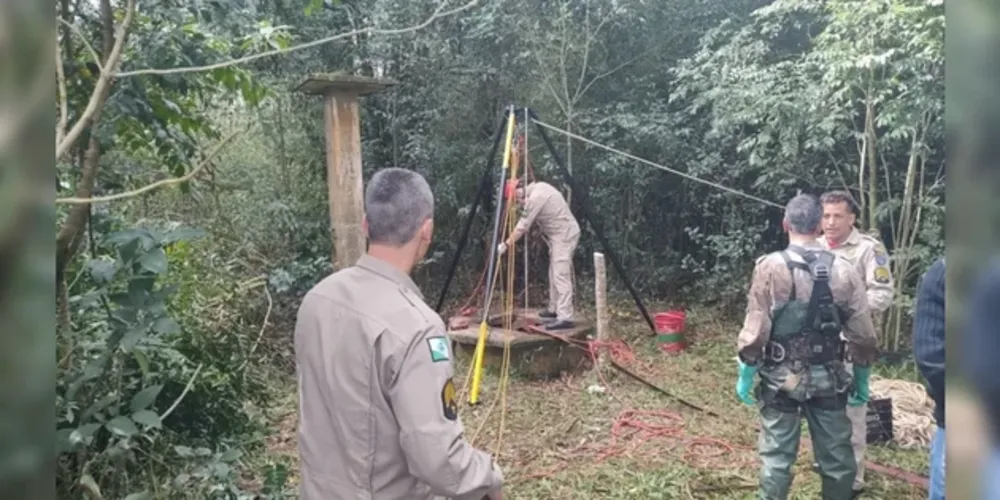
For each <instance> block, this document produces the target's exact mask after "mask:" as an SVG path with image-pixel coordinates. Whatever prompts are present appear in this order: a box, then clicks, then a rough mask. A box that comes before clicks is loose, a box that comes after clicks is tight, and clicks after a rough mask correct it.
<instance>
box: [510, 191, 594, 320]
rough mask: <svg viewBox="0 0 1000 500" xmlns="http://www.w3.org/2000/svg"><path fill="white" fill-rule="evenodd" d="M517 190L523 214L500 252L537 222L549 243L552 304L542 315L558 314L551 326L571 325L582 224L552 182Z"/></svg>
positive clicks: (555, 315)
mask: <svg viewBox="0 0 1000 500" xmlns="http://www.w3.org/2000/svg"><path fill="white" fill-rule="evenodd" d="M516 193H517V202H518V204H520V205H522V206H523V214H524V215H523V216H522V217H521V220H519V221H518V222H517V227H515V228H514V232H513V234H511V235H510V237H509V238H507V240H505V241H503V242H501V243H500V244H499V245H497V253H498V254H500V255H503V253H504V252H505V251H507V248H508V247H510V246H511V245H513V244H515V243H517V240H519V239H521V237H522V236H524V234H525V233H527V232H528V230H529V229H531V225H532V224H534V223H535V222H537V223H538V227H539V229H541V231H542V235H543V236H544V239H545V242H546V243H547V244H548V246H549V307H548V310H545V311H542V312H541V313H539V316H540V317H542V318H555V320H554V321H552V322H550V323H548V324H547V325H546V329H548V330H560V329H565V328H572V327H573V321H572V320H573V254H574V253H575V252H576V245H577V243H579V242H580V225H579V224H577V222H576V217H573V212H572V211H570V208H569V204H568V203H566V198H563V195H562V193H560V192H559V190H558V189H556V188H555V187H553V186H552V185H551V184H548V183H546V182H532V183H531V184H528V185H527V186H525V187H518V188H517V189H516Z"/></svg>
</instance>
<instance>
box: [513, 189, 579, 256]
mask: <svg viewBox="0 0 1000 500" xmlns="http://www.w3.org/2000/svg"><path fill="white" fill-rule="evenodd" d="M535 222H538V227H539V229H541V230H542V234H544V235H545V237H546V238H548V239H549V241H550V242H568V241H571V240H573V239H574V238H575V237H578V236H579V235H580V225H579V224H578V223H577V222H576V217H573V212H572V211H571V210H570V208H569V204H568V203H566V198H563V195H562V193H560V192H559V190H558V189H556V188H554V187H552V185H551V184H548V183H546V182H534V183H531V184H529V185H528V186H527V187H525V188H524V215H523V216H522V217H521V220H519V221H518V222H517V230H519V231H521V232H522V233H527V232H528V229H530V228H531V225H532V224H534V223H535Z"/></svg>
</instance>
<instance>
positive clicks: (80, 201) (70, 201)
mask: <svg viewBox="0 0 1000 500" xmlns="http://www.w3.org/2000/svg"><path fill="white" fill-rule="evenodd" d="M239 133H240V131H236V132H233V133H231V134H229V135H228V136H226V137H225V138H224V139H222V140H221V141H219V143H218V144H216V145H215V147H213V148H212V150H211V151H209V152H208V154H206V155H205V158H204V159H202V160H201V162H199V163H198V165H197V166H195V168H193V169H192V170H191V171H190V172H188V173H187V174H185V175H182V176H180V177H174V178H171V179H163V180H159V181H156V182H154V183H152V184H149V185H147V186H143V187H141V188H139V189H134V190H132V191H126V192H124V193H118V194H112V195H108V196H95V197H89V198H74V197H70V198H56V204H58V205H85V204H88V203H100V202H105V201H114V200H121V199H124V198H132V197H134V196H139V195H140V194H143V193H148V192H150V191H152V190H154V189H157V188H161V187H165V186H173V185H176V184H181V183H183V182H187V181H189V180H191V179H193V178H194V177H195V176H196V175H198V173H199V172H201V171H202V170H203V169H204V168H205V167H206V166H208V165H209V164H210V163H212V159H213V158H215V157H216V156H218V154H219V153H220V152H221V151H222V148H223V147H224V146H225V145H226V144H228V143H229V142H230V141H231V140H233V138H234V137H236V136H237V135H239Z"/></svg>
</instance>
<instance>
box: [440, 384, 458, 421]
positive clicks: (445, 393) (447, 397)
mask: <svg viewBox="0 0 1000 500" xmlns="http://www.w3.org/2000/svg"><path fill="white" fill-rule="evenodd" d="M456 397H457V396H456V393H455V382H453V381H452V379H451V377H449V378H448V380H447V381H446V382H445V383H444V387H442V388H441V407H442V409H443V410H444V418H446V419H448V420H455V419H457V418H458V400H457V399H456Z"/></svg>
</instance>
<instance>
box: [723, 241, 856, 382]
mask: <svg viewBox="0 0 1000 500" xmlns="http://www.w3.org/2000/svg"><path fill="white" fill-rule="evenodd" d="M802 247H803V248H806V249H810V250H813V249H815V250H822V249H823V247H822V246H820V244H819V243H818V242H811V243H810V244H808V245H802ZM787 255H788V257H789V259H791V260H793V261H797V262H805V261H804V260H803V259H802V257H801V256H799V255H798V254H796V253H794V252H787ZM832 267H833V268H832V269H831V271H830V291H831V292H832V294H833V301H834V303H835V304H836V305H837V306H839V307H840V308H841V310H842V311H844V317H841V318H840V319H841V322H842V323H843V335H844V338H845V339H846V340H847V353H848V356H849V357H850V358H851V359H853V360H854V362H855V363H858V364H861V365H868V364H871V363H872V362H873V361H874V360H875V347H876V339H875V328H874V326H872V318H871V314H870V313H869V311H868V298H867V297H866V296H865V286H864V282H862V280H861V276H860V275H859V274H858V273H857V271H856V270H855V268H854V266H853V265H852V264H851V262H850V261H848V260H847V259H845V258H843V257H839V256H838V257H837V258H836V259H834V262H833V266H832ZM793 273H794V278H793ZM793 279H794V280H795V293H796V296H797V298H798V300H802V301H806V300H808V299H809V296H810V295H811V294H812V287H813V283H812V277H811V276H810V275H809V272H808V271H806V270H803V269H793V270H790V269H789V268H788V266H787V265H786V264H785V260H784V259H783V258H782V256H781V254H780V253H779V252H774V253H770V254H768V255H765V256H763V257H761V258H759V259H757V264H756V266H755V267H754V271H753V278H751V281H750V293H749V294H748V295H747V310H746V318H745V319H744V321H743V329H742V330H740V334H739V338H738V340H737V349H738V350H739V354H740V356H741V357H742V358H743V359H745V360H746V361H747V362H749V363H756V362H757V360H759V359H761V357H762V356H763V349H764V345H765V344H767V342H768V340H770V335H771V320H772V319H773V313H774V311H775V310H776V309H777V308H778V307H780V306H782V305H784V304H786V303H787V302H788V301H789V300H790V299H791V297H790V296H791V292H792V280H793Z"/></svg>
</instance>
